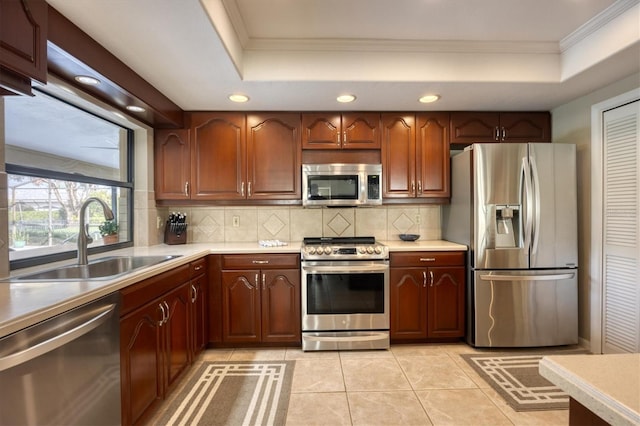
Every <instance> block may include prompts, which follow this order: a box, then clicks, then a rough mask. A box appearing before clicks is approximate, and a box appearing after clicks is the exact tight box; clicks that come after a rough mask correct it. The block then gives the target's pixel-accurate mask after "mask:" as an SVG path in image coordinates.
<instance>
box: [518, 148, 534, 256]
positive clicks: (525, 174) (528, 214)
mask: <svg viewBox="0 0 640 426" xmlns="http://www.w3.org/2000/svg"><path fill="white" fill-rule="evenodd" d="M520 173H521V174H520V176H521V178H522V181H523V182H524V185H521V186H520V190H521V191H522V198H523V199H524V200H523V201H524V202H525V203H526V206H525V209H524V248H525V249H527V251H528V250H529V248H530V247H531V233H532V229H531V227H532V224H531V219H532V215H533V211H532V209H533V206H532V204H533V199H532V191H531V167H530V166H529V160H528V159H527V158H526V157H524V158H523V159H522V168H521V171H520Z"/></svg>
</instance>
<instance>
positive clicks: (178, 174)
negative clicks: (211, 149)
mask: <svg viewBox="0 0 640 426" xmlns="http://www.w3.org/2000/svg"><path fill="white" fill-rule="evenodd" d="M154 138H155V143H154V155H155V158H154V160H155V169H154V174H155V192H156V194H155V195H156V199H158V200H188V199H189V180H190V178H191V152H190V149H189V130H188V129H178V130H156V131H155V132H154Z"/></svg>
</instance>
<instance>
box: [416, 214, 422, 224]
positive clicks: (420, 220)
mask: <svg viewBox="0 0 640 426" xmlns="http://www.w3.org/2000/svg"><path fill="white" fill-rule="evenodd" d="M420 222H422V219H420V213H418V214H417V215H416V225H420Z"/></svg>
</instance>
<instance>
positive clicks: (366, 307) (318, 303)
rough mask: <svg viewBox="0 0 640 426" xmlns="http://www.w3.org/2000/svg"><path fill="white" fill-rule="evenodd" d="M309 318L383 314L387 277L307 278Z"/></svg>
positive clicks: (328, 276)
mask: <svg viewBox="0 0 640 426" xmlns="http://www.w3.org/2000/svg"><path fill="white" fill-rule="evenodd" d="M306 284H307V314H308V315H314V314H315V315H333V314H382V313H384V274H380V273H358V274H349V273H342V274H322V273H317V274H311V275H307V283H306Z"/></svg>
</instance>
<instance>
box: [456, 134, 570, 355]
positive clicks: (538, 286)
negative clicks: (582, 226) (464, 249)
mask: <svg viewBox="0 0 640 426" xmlns="http://www.w3.org/2000/svg"><path fill="white" fill-rule="evenodd" d="M575 162H576V160H575V146H574V145H569V144H474V145H473V146H472V147H471V148H470V149H467V150H465V151H464V152H463V153H461V154H458V155H456V156H454V157H453V158H452V160H451V176H452V197H451V204H450V205H449V206H446V207H445V208H444V209H443V237H444V238H445V239H447V240H450V241H454V242H457V243H460V244H466V245H468V246H469V251H468V256H469V273H468V277H467V285H468V291H467V308H468V312H467V341H468V342H469V343H470V344H473V345H475V346H481V347H530V346H554V345H567V344H575V343H577V342H578V325H577V315H578V311H577V265H578V250H577V199H576V168H575Z"/></svg>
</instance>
